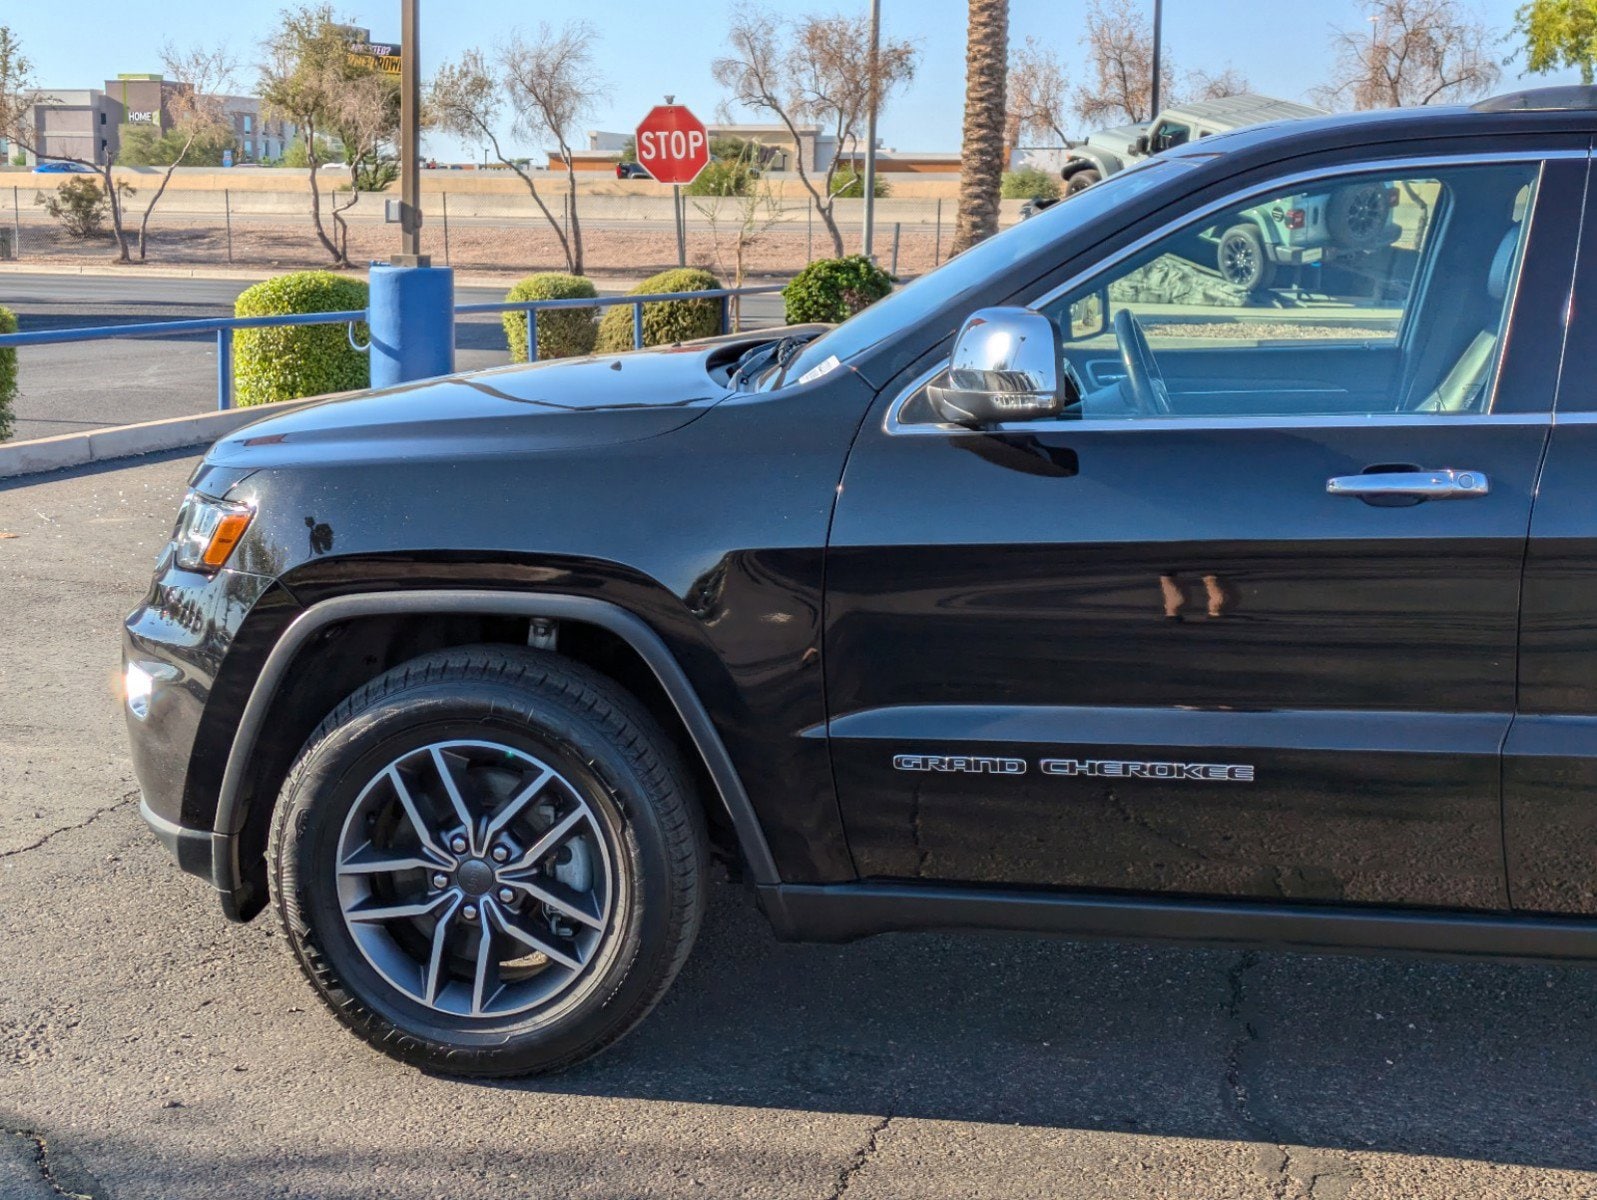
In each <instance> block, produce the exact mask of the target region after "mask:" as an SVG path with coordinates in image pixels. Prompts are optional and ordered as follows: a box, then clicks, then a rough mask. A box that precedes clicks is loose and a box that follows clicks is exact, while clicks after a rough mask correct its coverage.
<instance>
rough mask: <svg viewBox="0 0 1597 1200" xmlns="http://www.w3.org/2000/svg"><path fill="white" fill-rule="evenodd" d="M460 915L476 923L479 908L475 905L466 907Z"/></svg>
mask: <svg viewBox="0 0 1597 1200" xmlns="http://www.w3.org/2000/svg"><path fill="white" fill-rule="evenodd" d="M460 915H461V916H463V917H465V918H466V920H468V921H475V920H476V919H477V906H476V905H475V904H468V905H466V907H465V908H463V909H461V910H460Z"/></svg>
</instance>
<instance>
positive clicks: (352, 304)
mask: <svg viewBox="0 0 1597 1200" xmlns="http://www.w3.org/2000/svg"><path fill="white" fill-rule="evenodd" d="M366 296H367V291H366V284H365V283H364V282H363V281H361V280H359V279H350V278H347V277H345V276H343V275H334V274H333V273H332V272H330V271H298V272H296V273H294V274H292V275H279V276H278V277H277V278H275V279H268V280H266V281H265V282H263V283H257V284H256V285H255V286H254V287H251V288H247V289H245V290H244V291H243V292H241V293H239V297H238V301H237V302H236V303H235V304H234V306H233V313H234V315H235V316H240V317H278V316H283V315H285V314H288V313H313V312H347V311H349V310H351V309H357V308H360V309H363V308H365V307H366V302H367V301H366ZM367 336H368V335H367V331H366V323H365V322H364V321H361V322H357V324H356V326H355V337H356V340H357V341H359V340H362V339H364V338H365V337H367ZM370 382H371V368H370V365H369V361H368V359H367V356H366V355H365V354H363V353H361V352H360V351H359V350H356V349H355V348H354V347H352V346H351V345H350V344H349V332H348V327H347V326H345V325H343V324H338V325H279V326H275V327H273V328H270V329H240V330H239V331H238V332H237V333H236V334H234V335H233V395H234V403H235V404H237V405H239V406H240V407H246V406H248V405H252V404H270V403H271V402H272V401H274V400H294V399H298V398H299V397H300V396H320V395H323V394H324V393H326V392H343V391H348V390H349V389H351V388H361V387H366V386H368V385H369V383H370Z"/></svg>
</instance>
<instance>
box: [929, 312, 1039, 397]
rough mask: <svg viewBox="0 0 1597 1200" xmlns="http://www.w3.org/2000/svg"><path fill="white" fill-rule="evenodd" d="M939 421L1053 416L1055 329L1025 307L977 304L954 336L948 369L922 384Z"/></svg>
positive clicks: (1037, 313) (1036, 313)
mask: <svg viewBox="0 0 1597 1200" xmlns="http://www.w3.org/2000/svg"><path fill="white" fill-rule="evenodd" d="M926 399H927V400H928V401H929V402H930V403H931V406H932V408H934V409H935V410H936V411H937V414H938V416H940V417H941V418H942V419H943V420H945V421H954V422H958V423H960V424H978V425H988V424H992V423H994V422H998V421H1033V420H1036V419H1038V418H1039V417H1052V416H1057V415H1058V414H1059V412H1060V410H1061V409H1062V408H1063V407H1064V366H1063V361H1062V359H1061V356H1060V348H1059V331H1058V330H1057V329H1055V328H1054V323H1053V322H1052V321H1050V320H1049V319H1048V318H1047V317H1045V316H1043V315H1042V313H1039V312H1033V311H1032V310H1031V309H1029V308H981V309H977V310H976V311H975V312H973V313H971V315H970V317H969V319H967V320H966V322H965V324H964V325H963V326H961V327H960V330H959V334H958V336H957V337H955V338H954V352H953V354H952V355H951V356H950V358H949V362H948V369H947V370H946V371H944V372H942V374H940V375H938V376H937V377H936V378H935V379H933V380H932V381H931V382H930V383H928V384H927V385H926Z"/></svg>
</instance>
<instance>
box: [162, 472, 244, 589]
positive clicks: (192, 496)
mask: <svg viewBox="0 0 1597 1200" xmlns="http://www.w3.org/2000/svg"><path fill="white" fill-rule="evenodd" d="M254 516H255V510H254V509H252V508H250V507H249V505H247V504H229V503H228V502H227V501H226V500H213V499H211V497H209V496H202V495H200V494H199V493H198V492H190V493H189V494H188V496H187V497H185V498H184V500H183V508H182V510H181V511H180V512H179V513H178V517H177V532H176V533H175V534H173V537H172V540H173V543H174V544H175V546H176V550H177V565H178V566H179V567H180V568H181V569H183V570H185V571H203V572H205V573H206V574H210V573H211V572H212V571H215V570H216V569H217V568H219V567H220V566H222V564H223V563H225V562H227V559H228V556H229V555H230V554H232V553H233V547H234V546H236V545H238V543H239V539H240V538H242V537H243V536H244V531H245V530H246V529H248V528H249V527H250V519H251V518H252V517H254Z"/></svg>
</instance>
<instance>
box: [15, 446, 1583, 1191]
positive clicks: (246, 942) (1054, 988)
mask: <svg viewBox="0 0 1597 1200" xmlns="http://www.w3.org/2000/svg"><path fill="white" fill-rule="evenodd" d="M193 462H194V460H193V459H192V458H191V457H168V458H165V459H160V460H153V461H152V460H145V461H143V462H140V463H138V464H136V465H130V466H124V467H121V468H115V469H101V470H98V471H95V472H78V473H74V474H69V475H65V476H56V477H49V478H45V479H42V480H36V481H34V482H28V483H16V482H13V483H10V484H5V485H0V1197H3V1198H5V1200H11V1198H12V1197H19V1198H28V1200H32V1198H34V1197H41V1198H42V1197H53V1196H60V1195H83V1196H93V1197H114V1198H116V1200H134V1198H138V1197H148V1198H161V1200H177V1198H187V1197H196V1198H198V1197H205V1198H207V1200H210V1198H214V1197H218V1196H228V1197H232V1196H277V1197H322V1198H342V1197H349V1198H351V1200H353V1198H355V1197H361V1198H368V1197H403V1198H406V1200H412V1198H414V1200H422V1198H431V1197H440V1196H448V1197H453V1198H456V1200H468V1198H474V1197H479V1196H482V1197H494V1196H504V1197H594V1198H598V1197H604V1198H620V1197H628V1198H632V1197H651V1198H652V1197H666V1196H671V1197H678V1196H683V1197H686V1196H692V1197H722V1196H741V1197H756V1198H761V1200H764V1198H776V1197H812V1198H815V1200H825V1198H829V1197H841V1196H844V1195H847V1196H848V1197H850V1198H851V1200H862V1198H883V1200H885V1198H889V1197H897V1198H903V1200H936V1198H944V1197H947V1198H950V1200H952V1198H966V1197H1022V1196H1026V1197H1030V1196H1037V1197H1067V1198H1076V1197H1106V1198H1107V1197H1112V1198H1114V1200H1134V1198H1150V1200H1151V1198H1154V1197H1159V1198H1165V1197H1170V1198H1179V1200H1208V1198H1210V1197H1215V1198H1221V1197H1225V1198H1230V1197H1274V1198H1281V1200H1306V1198H1309V1197H1313V1198H1315V1200H1340V1198H1347V1200H1362V1198H1366V1197H1393V1198H1397V1197H1403V1198H1405V1200H1407V1198H1415V1197H1421V1198H1431V1197H1435V1198H1438V1200H1442V1198H1445V1200H1460V1198H1463V1197H1472V1198H1473V1197H1494V1198H1495V1197H1501V1198H1504V1200H1509V1198H1512V1200H1543V1198H1549V1197H1593V1196H1597V1170H1594V1169H1597V970H1576V969H1549V968H1543V967H1534V966H1514V965H1485V964H1450V963H1438V962H1433V961H1417V960H1399V959H1376V958H1338V957H1316V956H1305V955H1292V954H1277V953H1242V952H1233V951H1224V950H1191V949H1173V948H1152V949H1150V948H1140V947H1123V946H1114V945H1102V944H1073V943H1068V942H1057V941H1046V940H1034V939H1021V938H999V937H976V936H951V935H950V936H932V935H915V936H899V937H891V938H879V939H875V940H873V941H868V942H862V943H859V944H856V945H852V946H843V947H814V946H786V945H780V944H778V943H776V942H774V941H773V940H772V939H771V937H770V934H769V931H768V929H767V928H766V926H765V924H764V922H763V919H762V918H760V917H759V915H758V914H757V913H756V912H755V911H754V910H753V906H752V904H751V902H750V901H749V899H748V898H747V897H746V895H745V894H744V893H743V892H742V891H741V890H740V889H737V888H735V887H732V886H730V885H722V886H720V887H718V888H716V889H715V898H714V901H713V903H712V908H711V912H710V916H709V919H708V922H707V925H706V927H705V929H704V932H703V934H702V936H701V938H700V941H699V944H698V948H697V950H696V951H695V953H694V955H693V958H692V959H691V961H690V962H689V964H688V966H687V968H686V970H685V972H684V973H683V975H682V977H681V978H680V979H679V980H678V982H677V984H676V986H675V988H674V989H673V990H672V992H671V993H670V995H669V996H668V998H667V1000H666V1002H665V1003H664V1004H663V1006H662V1007H661V1008H660V1010H659V1011H658V1012H656V1013H655V1015H654V1016H653V1017H652V1018H650V1020H649V1021H647V1022H646V1023H645V1024H644V1025H643V1027H642V1028H641V1029H640V1030H639V1031H638V1032H637V1033H635V1034H634V1035H633V1036H632V1037H631V1038H629V1039H628V1040H627V1041H626V1042H624V1043H623V1044H622V1045H621V1046H619V1047H618V1048H616V1049H615V1050H613V1051H612V1052H610V1053H609V1054H607V1055H606V1056H604V1057H602V1058H601V1059H599V1060H597V1061H595V1062H592V1063H590V1064H587V1065H585V1066H583V1067H581V1068H579V1069H577V1070H575V1071H572V1072H570V1073H568V1074H565V1075H562V1076H559V1077H556V1078H553V1079H543V1080H531V1081H523V1082H512V1083H496V1084H491V1085H485V1084H474V1083H462V1082H458V1081H453V1080H447V1079H441V1078H430V1077H427V1076H424V1075H421V1074H418V1073H416V1072H415V1071H414V1070H411V1069H409V1068H406V1067H403V1066H400V1065H399V1064H396V1063H394V1062H391V1061H389V1060H388V1059H386V1058H383V1057H381V1056H379V1055H377V1054H376V1053H374V1052H372V1051H370V1050H368V1049H366V1048H365V1047H364V1045H363V1044H362V1043H360V1042H358V1041H356V1039H355V1038H354V1037H353V1036H351V1035H350V1034H348V1033H346V1032H344V1031H343V1030H342V1029H341V1027H340V1026H339V1025H338V1024H337V1023H336V1022H335V1021H334V1020H333V1019H332V1017H331V1016H330V1015H329V1014H328V1013H327V1012H325V1011H324V1010H323V1008H322V1006H321V1004H320V1002H319V1001H317V1000H316V999H315V997H314V996H313V995H312V994H311V992H310V989H309V987H308V986H307V985H306V984H305V983H304V982H303V981H302V980H301V979H300V977H299V975H298V972H297V969H296V968H295V966H294V964H293V963H292V961H291V958H290V955H289V953H288V951H287V948H286V947H285V945H284V944H283V941H282V938H281V937H280V936H279V935H278V933H277V930H276V927H275V924H274V923H273V921H272V919H270V918H269V917H266V916H263V917H262V918H261V919H259V920H257V921H256V922H255V923H254V924H252V925H249V926H244V927H240V926H234V925H230V924H228V922H227V921H226V920H225V919H224V918H223V917H222V915H221V912H220V910H219V909H218V907H217V905H216V903H215V901H214V899H213V897H212V896H211V895H210V894H208V891H207V889H206V888H205V886H204V885H203V884H202V883H200V882H199V881H197V880H192V879H189V878H187V877H185V876H182V875H180V874H179V873H178V871H177V869H176V868H175V867H174V866H173V865H172V864H171V863H170V862H169V861H168V860H167V858H166V856H165V853H164V851H162V850H161V849H160V847H159V846H158V845H157V844H156V843H155V842H154V840H153V839H152V838H151V837H149V836H148V834H147V833H146V832H145V830H144V828H143V826H142V825H141V823H140V822H139V820H138V817H137V815H136V812H135V796H134V791H133V783H132V776H131V772H130V769H129V763H128V758H127V753H126V748H125V742H124V736H123V730H122V720H121V716H120V713H119V711H118V703H117V701H116V699H115V698H114V696H113V692H112V688H113V682H114V678H115V673H116V670H117V666H118V663H117V655H118V644H117V636H116V635H117V626H118V623H119V621H120V619H121V616H122V614H123V613H124V612H125V611H126V610H127V609H128V608H130V607H131V606H132V604H133V603H134V601H135V599H136V597H137V596H138V594H139V593H140V592H141V590H142V588H143V587H144V584H145V582H146V580H147V576H148V571H149V566H150V563H151V562H152V561H153V558H154V556H155V553H156V550H157V549H158V547H159V545H160V544H161V542H162V541H163V540H164V538H165V537H166V535H167V532H168V530H169V527H170V521H171V516H172V513H173V511H174V507H175V502H176V499H177V496H178V494H179V492H180V489H181V486H182V483H183V481H184V479H185V477H186V476H187V474H188V472H189V471H190V470H191V469H192V466H193Z"/></svg>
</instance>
